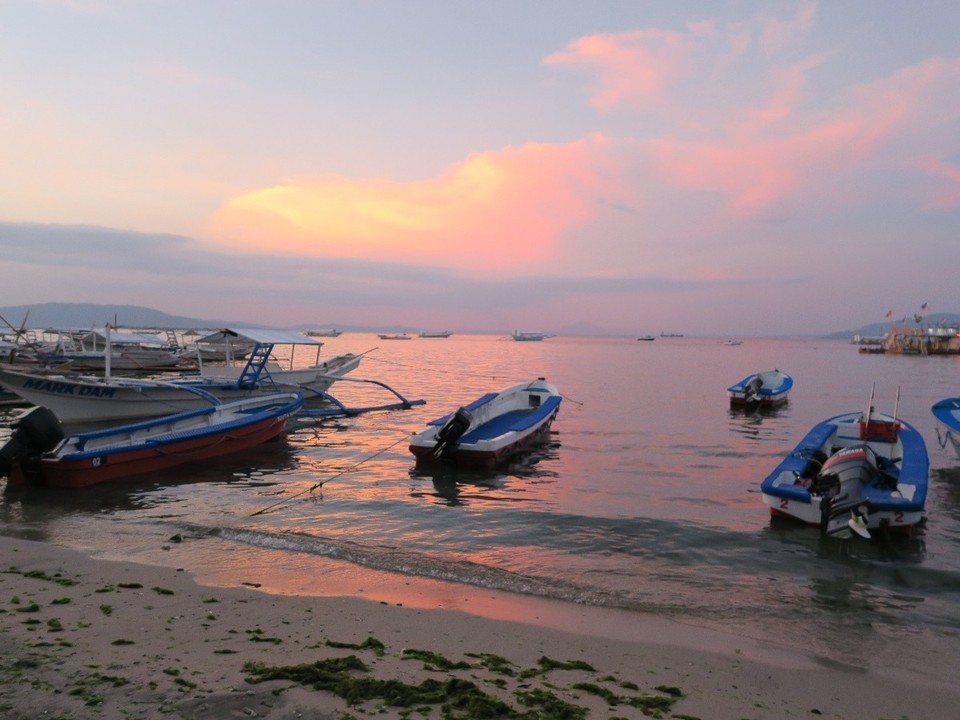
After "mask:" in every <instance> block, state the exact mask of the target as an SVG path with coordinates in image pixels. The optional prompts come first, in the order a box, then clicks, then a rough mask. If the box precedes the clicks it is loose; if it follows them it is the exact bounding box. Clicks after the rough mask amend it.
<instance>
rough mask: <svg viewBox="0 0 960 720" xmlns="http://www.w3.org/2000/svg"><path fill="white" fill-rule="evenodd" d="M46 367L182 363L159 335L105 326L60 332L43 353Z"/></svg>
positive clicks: (146, 367) (143, 367) (142, 367)
mask: <svg viewBox="0 0 960 720" xmlns="http://www.w3.org/2000/svg"><path fill="white" fill-rule="evenodd" d="M43 362H44V363H45V364H47V365H63V364H66V363H69V364H70V367H71V368H72V369H74V370H95V371H104V372H110V371H112V370H136V371H157V370H175V369H177V368H178V367H179V366H180V365H181V364H182V358H181V357H180V348H179V347H176V346H171V345H170V344H169V342H168V341H167V339H166V338H163V337H160V336H159V335H152V334H147V333H135V332H117V331H116V330H113V329H112V328H110V327H109V326H107V327H106V328H104V329H103V330H99V329H98V330H90V331H87V332H83V333H72V332H67V331H61V332H60V333H59V337H58V339H57V341H56V344H55V345H54V347H53V348H52V349H50V350H48V351H47V352H45V353H44V358H43Z"/></svg>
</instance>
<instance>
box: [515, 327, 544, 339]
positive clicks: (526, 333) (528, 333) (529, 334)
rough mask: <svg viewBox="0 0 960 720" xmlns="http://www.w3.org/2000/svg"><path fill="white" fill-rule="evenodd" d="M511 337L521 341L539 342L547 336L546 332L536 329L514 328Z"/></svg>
mask: <svg viewBox="0 0 960 720" xmlns="http://www.w3.org/2000/svg"><path fill="white" fill-rule="evenodd" d="M511 337H512V338H513V339H514V340H517V341H520V342H537V341H540V340H543V339H544V338H545V337H546V333H542V332H537V331H535V330H514V331H513V334H512V335H511Z"/></svg>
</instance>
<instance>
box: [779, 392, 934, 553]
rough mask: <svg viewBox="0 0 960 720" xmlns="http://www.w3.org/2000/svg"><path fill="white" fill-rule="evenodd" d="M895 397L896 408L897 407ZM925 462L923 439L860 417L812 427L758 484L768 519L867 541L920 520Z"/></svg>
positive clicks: (871, 415)
mask: <svg viewBox="0 0 960 720" xmlns="http://www.w3.org/2000/svg"><path fill="white" fill-rule="evenodd" d="M899 397H900V395H899V392H898V393H897V400H898V403H897V405H898V406H899ZM929 465H930V463H929V459H928V457H927V448H926V445H925V444H924V442H923V437H922V436H921V435H920V433H919V432H917V430H916V429H915V428H914V427H913V426H911V425H909V424H908V423H906V422H904V421H903V420H900V419H898V418H897V416H896V410H895V411H894V414H893V415H892V416H891V415H885V414H882V413H877V412H875V411H874V408H873V393H871V396H870V404H869V405H868V410H867V411H866V412H851V413H846V414H843V415H836V416H834V417H831V418H828V419H826V420H824V421H823V422H820V423H818V424H817V425H815V426H814V427H813V429H811V430H810V432H808V433H807V435H806V436H804V438H803V439H802V440H801V441H800V442H799V444H798V445H797V446H796V447H795V448H794V449H793V451H792V452H790V454H789V455H787V456H786V457H785V458H784V459H783V460H782V461H781V462H780V464H778V465H777V467H776V468H774V470H773V472H772V473H770V474H769V475H768V476H767V477H766V478H765V479H764V480H763V482H762V483H761V484H760V491H761V493H762V495H763V501H764V503H766V504H767V505H768V506H769V508H770V514H771V515H772V516H786V517H791V518H795V519H797V520H801V521H803V522H805V523H808V524H812V525H819V526H820V529H821V531H822V532H823V533H824V534H825V535H828V536H833V537H850V536H852V534H854V533H856V534H857V535H860V536H863V537H870V530H876V529H891V530H898V529H899V530H902V529H908V528H911V527H913V526H915V525H917V524H918V523H919V522H920V521H921V520H922V518H923V512H924V505H925V503H926V499H927V474H928V471H929Z"/></svg>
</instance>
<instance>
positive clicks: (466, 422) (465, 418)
mask: <svg viewBox="0 0 960 720" xmlns="http://www.w3.org/2000/svg"><path fill="white" fill-rule="evenodd" d="M471 422H473V416H472V415H471V414H470V411H469V410H467V409H466V408H464V407H462V408H459V409H458V410H457V411H456V412H455V413H454V414H453V415H451V416H450V419H449V420H447V421H446V422H445V423H444V424H443V427H441V428H440V429H439V430H438V431H437V444H436V445H434V446H433V456H434V457H435V458H438V457H440V456H441V455H443V452H444V450H446V449H447V446H449V445H450V444H452V443H455V442H456V441H457V440H459V439H460V438H461V437H463V434H464V433H465V432H466V431H467V428H469V427H470V423H471Z"/></svg>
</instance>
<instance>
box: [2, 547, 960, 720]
mask: <svg viewBox="0 0 960 720" xmlns="http://www.w3.org/2000/svg"><path fill="white" fill-rule="evenodd" d="M0 548H2V553H3V557H4V563H3V572H2V573H0V657H2V661H0V717H3V718H38V717H47V718H105V719H108V720H112V719H114V718H143V719H149V718H218V719H219V718H270V719H275V720H279V719H280V718H283V719H287V718H324V717H359V716H364V715H377V716H378V717H384V718H401V717H408V716H410V715H411V714H413V715H416V716H418V717H426V718H444V717H449V718H471V717H515V716H516V717H519V716H526V717H541V718H550V717H557V718H561V717H562V718H579V717H582V718H607V717H618V718H642V717H661V718H683V719H686V720H689V719H691V718H700V719H702V720H724V719H730V720H736V719H739V718H756V719H761V718H788V717H826V718H850V719H851V720H852V719H853V718H857V719H859V720H863V719H868V718H877V719H880V718H909V720H923V719H924V718H930V719H931V720H932V719H933V718H942V717H944V714H943V712H944V710H943V709H944V708H950V707H956V706H957V703H958V701H960V687H951V686H949V685H948V684H946V683H943V684H937V683H933V682H923V683H919V684H918V681H916V679H906V678H905V677H903V676H899V675H898V673H896V672H891V673H884V674H879V673H877V672H875V671H870V672H867V671H863V670H856V669H851V668H843V667H829V666H823V665H821V664H818V663H817V662H815V661H814V660H813V659H810V658H804V657H802V656H799V655H792V654H790V653H788V652H784V651H783V650H782V649H777V648H776V647H775V646H773V647H763V646H762V645H761V644H759V643H756V642H747V641H742V639H739V638H729V637H728V638H724V637H723V636H722V635H718V634H717V633H716V632H708V631H705V630H703V631H702V630H699V629H697V628H691V627H689V626H679V625H677V624H675V623H671V622H669V621H665V620H663V619H660V618H655V617H649V618H644V617H642V616H637V615H636V614H633V615H631V616H630V618H629V622H630V623H631V624H630V626H629V627H623V632H622V633H619V634H618V633H617V631H616V628H615V627H610V626H605V625H603V624H601V623H594V622H593V621H592V620H591V619H590V618H591V617H592V616H591V611H589V610H587V609H585V610H584V614H583V616H582V617H583V619H584V622H582V623H581V624H580V626H578V627H572V628H570V629H569V630H568V631H564V630H559V629H556V628H550V627H544V625H543V624H541V623H518V622H512V621H504V620H496V619H491V618H489V617H480V616H476V615H470V614H467V613H464V612H460V611H454V610H444V609H430V608H422V607H407V606H405V605H404V604H403V603H400V602H391V603H388V602H378V601H372V600H364V599H360V598H352V597H351V598H318V597H292V596H286V595H274V594H270V593H268V592H265V591H264V590H265V588H263V587H255V585H256V583H249V584H238V586H237V587H229V588H224V587H208V586H203V585H200V584H198V583H196V582H195V581H194V579H193V578H191V577H190V575H189V574H188V573H187V572H184V571H178V570H175V569H171V568H158V567H152V566H146V565H138V564H132V563H124V562H114V561H105V560H97V559H92V558H90V557H87V556H84V555H83V554H81V553H78V552H75V551H73V550H68V549H65V548H61V547H57V546H53V545H48V544H44V543H37V542H31V541H24V540H19V539H12V538H5V537H4V538H0ZM608 617H609V614H608ZM618 635H619V636H620V637H618Z"/></svg>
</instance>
